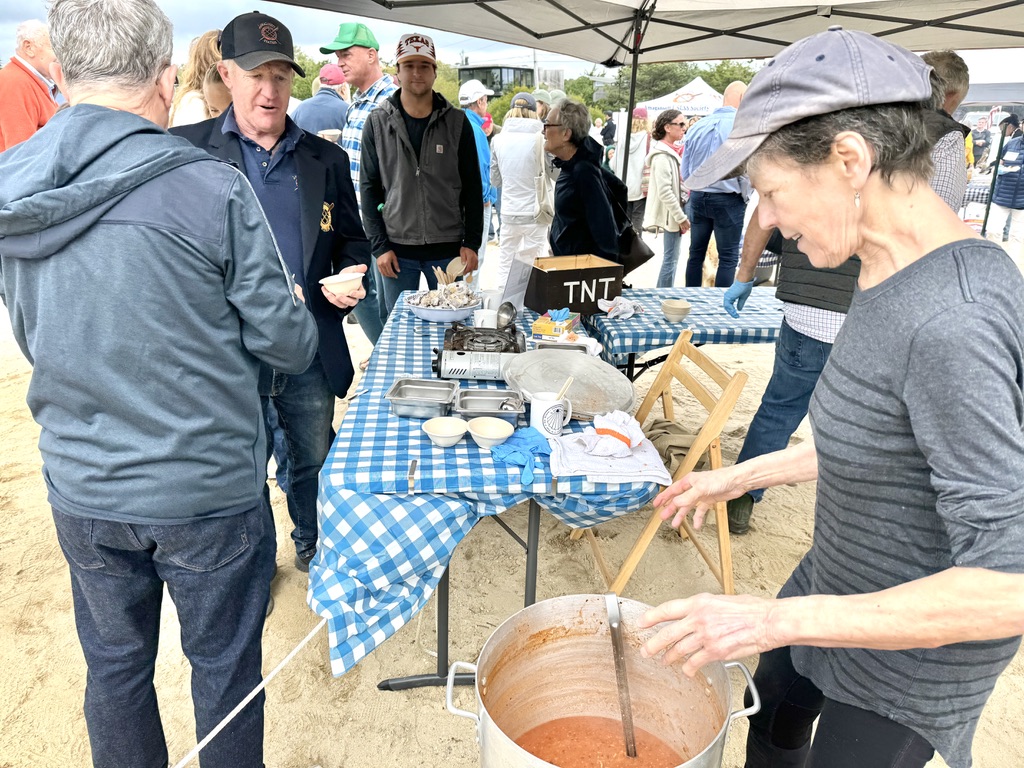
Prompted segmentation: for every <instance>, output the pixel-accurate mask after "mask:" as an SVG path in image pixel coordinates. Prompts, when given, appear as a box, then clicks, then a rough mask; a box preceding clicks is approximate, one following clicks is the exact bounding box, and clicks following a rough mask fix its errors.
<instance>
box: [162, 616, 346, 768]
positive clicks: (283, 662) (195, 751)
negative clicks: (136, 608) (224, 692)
mask: <svg viewBox="0 0 1024 768" xmlns="http://www.w3.org/2000/svg"><path fill="white" fill-rule="evenodd" d="M326 623H327V619H326V618H325V619H321V620H320V623H319V624H317V625H316V626H315V627H313V629H312V631H311V632H310V633H309V634H308V635H306V637H305V638H304V639H303V640H302V642H300V643H299V644H298V645H296V646H295V647H294V648H292V650H291V651H290V652H289V653H288V655H287V656H285V657H284V658H283V659H282V660H281V663H280V664H278V665H277V666H276V667H274V670H273V671H272V672H271V673H270V674H269V675H267V676H266V677H265V678H263V680H262V681H261V682H260V684H259V685H257V686H256V687H255V688H253V689H252V692H251V693H250V694H249V695H248V696H246V697H245V698H244V699H242V700H241V701H240V702H238V706H237V707H235V708H234V709H232V710H231V711H230V712H229V713H228V714H227V717H225V718H224V719H223V720H221V721H220V722H219V723H217V727H216V728H214V729H213V730H212V731H210V733H209V734H208V735H207V736H206V738H205V739H203V740H202V741H200V742H199V743H198V744H196V746H195V747H194V748H193V750H192V751H191V752H189V753H188V754H187V755H185V757H183V758H182V759H181V762H178V763H176V764H175V765H174V768H185V766H186V765H188V764H189V763H191V762H192V761H193V760H195V759H196V757H197V756H198V755H199V752H200V751H201V750H202V749H203V748H204V747H205V746H206V745H207V744H209V743H210V742H211V741H213V739H214V738H215V737H216V736H217V734H218V733H220V732H221V731H222V730H224V729H225V728H226V727H227V725H228V723H230V722H231V721H232V720H234V719H235V715H237V714H238V713H239V712H241V711H242V710H243V709H245V706H246V704H248V703H249V702H250V701H252V700H253V699H254V698H256V696H257V695H258V694H259V692H260V691H262V690H263V689H264V688H266V687H267V683H269V682H270V681H271V680H273V679H274V678H275V677H276V676H277V673H278V672H280V671H281V670H282V669H284V668H285V667H286V666H288V662H290V661H291V660H292V659H293V658H295V654H297V653H298V652H299V651H301V650H302V649H303V648H305V647H306V643H308V642H309V641H310V640H312V639H313V637H314V636H315V635H316V633H317V632H319V631H320V629H321V628H322V627H323V626H324V624H326Z"/></svg>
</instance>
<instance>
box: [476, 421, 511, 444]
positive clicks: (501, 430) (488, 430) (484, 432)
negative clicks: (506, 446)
mask: <svg viewBox="0 0 1024 768" xmlns="http://www.w3.org/2000/svg"><path fill="white" fill-rule="evenodd" d="M468 426H469V434H470V435H471V436H472V438H473V441H474V442H475V443H476V444H477V445H479V446H480V447H481V448H493V447H494V446H496V445H501V444H502V443H504V442H505V441H506V440H508V439H509V438H510V437H512V433H513V432H515V431H516V428H515V427H513V426H512V425H511V424H510V423H509V422H507V421H505V420H504V419H499V418H497V417H496V416H478V417H477V418H475V419H470V420H469V425H468Z"/></svg>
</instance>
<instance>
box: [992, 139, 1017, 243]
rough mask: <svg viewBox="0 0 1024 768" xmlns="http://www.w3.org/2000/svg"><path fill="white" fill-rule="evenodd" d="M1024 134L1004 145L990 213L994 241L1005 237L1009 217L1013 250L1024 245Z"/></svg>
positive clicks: (997, 170) (997, 169)
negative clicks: (1023, 169)
mask: <svg viewBox="0 0 1024 768" xmlns="http://www.w3.org/2000/svg"><path fill="white" fill-rule="evenodd" d="M1022 164H1024V137H1020V136H1018V137H1017V138H1016V139H1010V140H1009V141H1008V142H1006V144H1005V145H1004V146H1003V153H1002V154H1001V155H1000V156H999V165H998V167H997V168H996V173H997V174H999V177H998V178H997V179H996V188H995V191H994V192H993V193H992V210H991V211H990V212H989V218H988V226H987V228H986V232H988V237H989V239H990V240H997V239H1001V238H1002V234H1003V228H1004V227H1005V226H1006V220H1007V218H1009V220H1010V243H1012V244H1013V246H1012V248H1011V253H1012V252H1013V249H1018V250H1019V249H1020V248H1021V246H1022V244H1024V172H1022V168H1021V166H1022Z"/></svg>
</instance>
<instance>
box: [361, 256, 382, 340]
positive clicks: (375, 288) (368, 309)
mask: <svg viewBox="0 0 1024 768" xmlns="http://www.w3.org/2000/svg"><path fill="white" fill-rule="evenodd" d="M366 274H367V278H366V281H365V282H366V297H365V298H364V299H362V300H361V301H360V302H359V303H358V304H356V305H355V307H354V308H353V309H352V314H353V315H355V316H356V320H358V321H359V327H360V328H362V329H363V333H365V334H366V338H368V339H369V340H370V343H371V344H373V345H374V346H376V344H377V339H379V338H380V335H381V333H383V331H384V323H385V321H386V320H387V319H388V315H387V312H384V311H383V309H384V303H383V301H382V298H383V297H382V296H381V292H380V285H381V280H382V279H383V278H382V277H381V274H380V271H379V270H378V269H377V260H376V259H374V258H371V259H370V268H369V269H368V270H366Z"/></svg>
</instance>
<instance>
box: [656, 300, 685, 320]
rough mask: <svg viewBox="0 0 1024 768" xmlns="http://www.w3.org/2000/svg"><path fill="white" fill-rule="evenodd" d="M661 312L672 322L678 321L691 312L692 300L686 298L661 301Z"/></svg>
mask: <svg viewBox="0 0 1024 768" xmlns="http://www.w3.org/2000/svg"><path fill="white" fill-rule="evenodd" d="M661 312H662V314H663V315H665V319H666V320H668V321H669V322H670V323H678V322H680V321H681V320H683V319H684V318H685V317H686V316H687V315H688V314H690V302H688V301H686V300H685V299H665V300H664V301H662V302H661Z"/></svg>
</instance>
